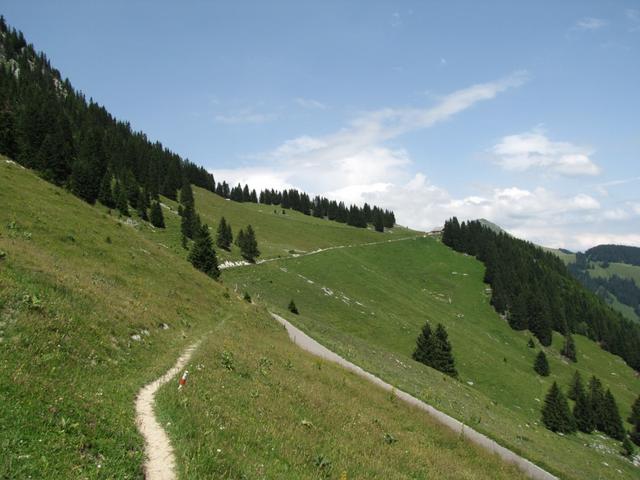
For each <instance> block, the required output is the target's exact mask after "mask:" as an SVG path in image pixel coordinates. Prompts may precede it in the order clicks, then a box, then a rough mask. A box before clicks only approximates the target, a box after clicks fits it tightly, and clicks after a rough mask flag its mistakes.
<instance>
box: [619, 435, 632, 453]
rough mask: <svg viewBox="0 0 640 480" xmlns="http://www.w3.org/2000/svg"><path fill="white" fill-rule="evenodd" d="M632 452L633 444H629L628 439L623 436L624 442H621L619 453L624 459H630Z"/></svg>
mask: <svg viewBox="0 0 640 480" xmlns="http://www.w3.org/2000/svg"><path fill="white" fill-rule="evenodd" d="M634 452H635V448H634V446H633V443H631V440H629V437H628V436H627V435H625V436H624V440H623V441H622V451H621V452H620V453H622V455H624V456H625V457H632V456H633V454H634Z"/></svg>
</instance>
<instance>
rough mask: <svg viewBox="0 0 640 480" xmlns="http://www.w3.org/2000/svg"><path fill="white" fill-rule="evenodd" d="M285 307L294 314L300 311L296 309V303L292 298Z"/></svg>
mask: <svg viewBox="0 0 640 480" xmlns="http://www.w3.org/2000/svg"><path fill="white" fill-rule="evenodd" d="M287 309H288V310H289V311H290V312H291V313H295V314H296V315H298V313H300V312H299V311H298V307H296V304H295V302H294V301H293V300H291V301H290V302H289V305H288V306H287Z"/></svg>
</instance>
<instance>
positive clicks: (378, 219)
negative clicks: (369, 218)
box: [372, 209, 384, 232]
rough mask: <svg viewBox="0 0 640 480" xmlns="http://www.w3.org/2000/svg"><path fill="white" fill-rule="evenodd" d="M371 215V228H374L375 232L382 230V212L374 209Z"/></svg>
mask: <svg viewBox="0 0 640 480" xmlns="http://www.w3.org/2000/svg"><path fill="white" fill-rule="evenodd" d="M372 215H373V228H375V230H376V232H384V219H383V218H382V212H381V211H380V210H378V209H376V211H375V212H374V213H373V214H372Z"/></svg>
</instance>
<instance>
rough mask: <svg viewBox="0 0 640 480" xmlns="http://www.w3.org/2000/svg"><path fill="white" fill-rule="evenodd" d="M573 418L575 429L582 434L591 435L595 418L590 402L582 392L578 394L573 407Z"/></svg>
mask: <svg viewBox="0 0 640 480" xmlns="http://www.w3.org/2000/svg"><path fill="white" fill-rule="evenodd" d="M573 417H574V418H575V420H576V427H578V430H580V431H581V432H584V433H591V432H592V431H593V429H594V427H595V418H594V415H593V407H592V405H591V400H590V399H589V396H588V395H587V394H586V392H585V391H584V390H582V391H580V392H578V394H577V396H576V404H575V405H574V406H573Z"/></svg>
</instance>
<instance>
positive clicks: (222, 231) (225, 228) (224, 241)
mask: <svg viewBox="0 0 640 480" xmlns="http://www.w3.org/2000/svg"><path fill="white" fill-rule="evenodd" d="M232 242H233V234H232V233H231V224H229V223H227V221H226V220H225V218H224V217H222V218H221V219H220V223H219V224H218V231H217V232H216V245H218V247H220V248H222V249H224V250H227V251H229V249H230V248H231V243H232Z"/></svg>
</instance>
